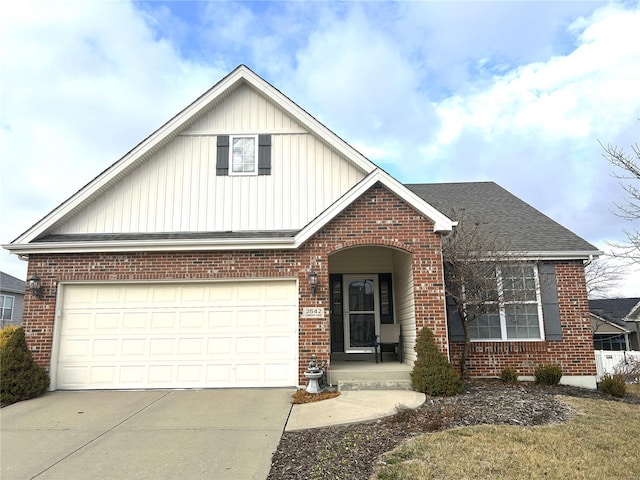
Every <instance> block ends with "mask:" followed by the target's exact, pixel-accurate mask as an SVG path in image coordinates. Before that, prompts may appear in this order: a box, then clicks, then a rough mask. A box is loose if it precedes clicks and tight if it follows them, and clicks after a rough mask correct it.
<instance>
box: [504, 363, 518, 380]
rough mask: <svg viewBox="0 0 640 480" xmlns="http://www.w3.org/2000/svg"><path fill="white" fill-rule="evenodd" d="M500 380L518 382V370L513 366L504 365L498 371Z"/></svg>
mask: <svg viewBox="0 0 640 480" xmlns="http://www.w3.org/2000/svg"><path fill="white" fill-rule="evenodd" d="M500 380H502V381H503V382H504V383H518V371H517V370H516V369H515V367H506V368H503V369H502V372H500Z"/></svg>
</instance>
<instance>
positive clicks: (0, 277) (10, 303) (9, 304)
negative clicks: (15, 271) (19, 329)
mask: <svg viewBox="0 0 640 480" xmlns="http://www.w3.org/2000/svg"><path fill="white" fill-rule="evenodd" d="M23 306H24V281H23V280H20V279H19V278H16V277H14V276H12V275H9V274H7V273H4V272H0V309H1V310H0V311H1V312H2V327H6V326H20V325H22V310H23Z"/></svg>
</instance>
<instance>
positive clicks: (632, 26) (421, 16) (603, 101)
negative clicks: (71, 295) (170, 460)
mask: <svg viewBox="0 0 640 480" xmlns="http://www.w3.org/2000/svg"><path fill="white" fill-rule="evenodd" d="M0 9H1V10H0V17H1V18H0V31H1V32H0V40H1V43H2V45H3V47H2V50H1V51H0V55H1V58H0V60H1V66H2V72H1V78H0V80H1V82H2V88H1V93H0V100H1V104H0V105H1V109H0V116H1V117H0V148H1V153H2V159H1V161H2V164H1V168H2V171H1V182H2V184H1V187H2V189H1V192H0V199H1V202H2V203H1V205H2V213H3V219H4V222H3V228H2V231H0V243H8V242H10V241H11V240H13V239H14V238H15V237H17V236H18V235H19V234H20V233H22V232H23V231H24V230H26V229H27V228H28V227H30V226H31V225H32V224H33V223H35V222H36V221H37V220H39V219H40V218H41V217H42V216H44V215H45V214H46V213H48V212H49V211H50V210H51V209H52V208H54V207H55V206H57V205H58V204H59V203H61V202H62V201H63V200H65V199H66V198H67V197H68V196H70V195H71V194H73V193H74V192H75V191H76V190H77V189H78V188H80V187H81V186H82V185H84V184H85V183H86V182H88V181H89V180H90V179H92V178H93V177H94V176H95V175H96V174H97V173H99V172H101V171H102V170H104V169H105V168H106V167H108V166H109V165H110V164H111V163H113V162H114V161H115V160H117V159H118V158H120V157H121V156H122V155H123V154H124V153H126V152H127V151H128V150H130V149H131V148H132V147H133V146H134V145H136V144H137V143H138V142H139V141H140V140H142V139H143V138H145V137H146V136H147V135H148V134H149V133H150V132H152V131H153V130H155V129H156V128H158V127H159V126H160V125H162V124H163V123H164V122H165V121H166V120H168V119H169V118H170V117H171V116H172V115H174V114H175V113H176V112H178V111H179V110H181V109H182V108H183V107H184V106H186V105H187V104H189V103H190V102H191V101H192V100H194V99H195V98H196V97H197V96H199V95H200V94H201V93H203V92H204V91H205V90H206V89H208V88H209V87H210V86H211V85H213V84H214V83H216V82H217V81H218V80H220V79H221V78H222V77H223V76H224V75H226V74H227V73H229V72H230V71H231V70H232V69H233V68H235V67H236V66H237V65H238V64H246V65H247V66H249V67H250V68H251V69H253V70H254V71H255V72H256V73H258V74H259V75H261V76H262V77H263V78H265V79H266V80H267V81H269V82H270V83H272V84H273V85H274V86H275V87H277V88H278V89H280V90H281V91H282V92H283V93H285V94H286V95H287V96H289V97H290V98H291V99H292V100H294V101H295V102H296V103H298V105H300V106H301V107H302V108H304V109H305V110H307V111H308V112H309V113H311V114H312V115H314V116H315V117H316V118H318V119H319V120H320V121H322V122H324V123H325V124H326V125H327V126H328V127H329V128H330V129H332V130H333V131H334V132H336V133H337V134H338V135H340V136H341V137H342V138H343V139H344V140H346V141H347V142H349V143H351V144H352V145H354V146H355V147H356V148H358V149H359V150H360V151H361V152H362V153H364V154H365V155H366V156H368V157H369V158H370V159H371V160H372V161H374V162H376V163H377V164H379V165H380V166H381V167H383V168H385V169H386V170H387V171H388V172H389V173H391V174H392V175H394V176H396V177H397V178H398V179H399V180H400V181H404V182H412V183H413V182H443V181H446V182H450V181H477V180H493V181H496V182H497V183H499V184H500V185H502V186H503V187H505V188H507V189H508V190H510V191H511V192H513V193H514V194H516V195H518V196H519V197H521V198H523V199H524V200H525V201H527V202H528V203H530V204H532V205H533V206H534V207H536V208H538V209H539V210H541V211H542V212H544V213H545V214H547V215H549V216H550V217H552V218H554V219H555V220H557V221H558V222H560V223H561V224H563V225H565V226H566V227H568V228H569V229H571V230H573V231H574V232H576V233H578V234H579V235H580V236H582V237H583V238H585V239H586V240H588V241H590V242H592V243H593V244H595V245H596V246H597V247H598V248H601V249H603V250H607V251H608V250H610V247H609V246H608V245H607V244H606V243H605V242H606V241H620V240H622V239H623V238H624V237H623V233H622V231H623V229H624V228H629V227H630V225H629V224H628V222H625V221H624V220H623V219H620V218H618V217H616V216H615V215H614V214H613V213H612V212H611V210H612V209H613V208H614V205H613V204H614V202H617V203H621V202H623V200H624V197H623V195H624V191H623V190H622V188H621V187H620V185H619V184H618V180H616V179H615V178H613V177H612V176H611V167H610V165H609V164H608V163H607V162H606V161H605V160H604V159H603V158H602V155H601V154H602V150H601V147H600V145H599V144H598V141H602V142H604V143H612V144H616V145H619V146H621V147H624V148H629V146H630V145H631V144H632V143H634V142H638V139H639V138H640V88H638V86H639V85H640V3H638V2H637V1H627V2H579V1H572V2H554V1H545V2H515V1H514V2H377V1H376V2H189V1H176V2H155V1H152V2H128V1H110V2H99V1H94V0H87V1H77V0H75V1H56V0H50V1H42V2H32V1H28V0H27V1H20V2H4V3H3V6H2V7H0ZM0 268H1V269H2V270H3V271H6V272H7V273H10V274H12V275H15V276H18V277H24V275H25V272H26V263H25V262H21V261H19V260H17V259H16V258H15V256H9V254H8V252H6V251H3V252H2V253H1V254H0ZM612 293H613V294H618V295H623V296H640V272H638V271H635V272H634V271H631V272H630V273H629V274H628V276H627V277H626V278H625V279H624V281H623V282H622V283H621V284H620V285H619V288H618V289H617V290H616V291H615V292H612Z"/></svg>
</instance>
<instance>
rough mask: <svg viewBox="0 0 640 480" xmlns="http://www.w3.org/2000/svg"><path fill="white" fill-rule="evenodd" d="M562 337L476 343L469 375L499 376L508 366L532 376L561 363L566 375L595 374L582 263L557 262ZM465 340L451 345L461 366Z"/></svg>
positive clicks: (453, 358)
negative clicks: (540, 368)
mask: <svg viewBox="0 0 640 480" xmlns="http://www.w3.org/2000/svg"><path fill="white" fill-rule="evenodd" d="M556 282H557V286H558V301H559V306H560V319H561V324H562V340H560V341H543V342H473V343H472V344H471V350H470V354H469V362H468V367H469V375H470V376H472V377H496V376H499V375H500V372H501V371H502V369H504V368H505V367H515V368H516V369H517V370H518V372H519V374H520V375H526V376H533V373H534V370H535V367H536V366H537V365H539V364H543V363H552V364H558V365H560V366H561V367H562V371H563V373H564V375H577V376H583V375H595V374H596V366H595V359H594V353H593V337H592V333H591V320H590V317H589V303H588V300H587V289H586V285H585V278H584V267H583V265H582V262H580V261H574V262H558V263H556ZM463 346H464V344H463V343H462V342H456V343H452V344H451V361H452V362H454V364H455V365H456V366H457V365H459V361H460V356H461V355H462V348H463Z"/></svg>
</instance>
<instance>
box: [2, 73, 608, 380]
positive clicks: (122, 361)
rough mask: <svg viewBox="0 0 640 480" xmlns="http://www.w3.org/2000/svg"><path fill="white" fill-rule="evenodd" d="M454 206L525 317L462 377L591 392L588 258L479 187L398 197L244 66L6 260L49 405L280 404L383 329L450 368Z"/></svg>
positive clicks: (485, 347) (580, 243)
mask: <svg viewBox="0 0 640 480" xmlns="http://www.w3.org/2000/svg"><path fill="white" fill-rule="evenodd" d="M453 207H456V208H461V207H465V208H468V209H475V210H477V211H478V212H480V213H481V214H482V216H483V217H485V218H486V221H487V222H488V223H490V224H491V225H494V226H495V227H496V228H500V229H501V230H502V232H503V234H504V235H509V236H513V238H514V240H516V241H515V242H514V245H515V246H516V247H517V248H518V250H519V251H521V252H522V256H523V257H524V258H526V259H529V260H530V263H529V265H528V266H527V267H525V268H523V269H522V270H521V271H520V274H519V276H520V277H519V279H514V280H516V281H519V280H522V281H523V282H524V283H526V284H527V285H530V286H532V287H531V288H530V289H531V291H530V292H529V293H530V294H531V295H532V299H531V300H530V301H528V302H522V303H523V304H522V305H506V306H503V309H502V312H501V315H497V316H494V317H493V318H490V319H486V322H485V320H483V322H484V323H482V324H478V325H475V326H474V329H473V332H474V336H475V338H476V341H474V343H473V346H472V351H471V358H470V364H469V371H470V372H471V374H472V375H475V376H496V375H499V374H500V372H501V370H502V369H503V368H505V367H507V366H514V367H516V368H517V369H518V370H519V372H520V374H521V375H524V376H529V377H531V376H532V375H533V371H534V368H535V366H536V365H538V364H540V363H557V364H560V365H561V366H562V368H563V371H564V374H565V375H564V377H563V382H564V383H573V384H579V385H584V386H588V387H593V388H595V375H596V369H595V363H594V354H593V344H592V340H591V334H590V328H589V325H590V324H589V322H590V319H589V310H588V303H587V296H586V287H585V280H584V262H585V261H586V260H588V259H589V258H591V257H593V256H597V255H598V254H599V253H600V252H598V250H597V249H596V248H595V247H593V246H592V245H590V244H589V243H587V242H585V241H584V240H582V239H581V238H579V237H577V236H576V235H574V234H573V233H571V232H569V231H568V230H566V229H565V228H563V227H561V226H560V225H558V224H557V223H555V222H554V221H552V220H551V219H549V218H548V217H546V216H544V215H543V214H541V213H540V212H538V211H536V210H535V209H533V208H532V207H531V206H529V205H527V204H526V203H524V202H522V201H521V200H519V199H517V198H516V197H514V196H513V195H511V194H510V193H508V192H507V191H505V190H504V189H502V188H501V187H499V186H498V185H496V184H494V183H490V182H486V183H461V184H443V185H408V186H406V185H403V184H401V183H400V182H398V181H397V180H396V179H395V178H393V177H391V176H390V175H389V174H387V173H386V172H384V171H383V170H381V169H380V168H378V167H377V166H376V165H375V164H373V163H372V162H370V161H369V160H368V159H366V158H365V157H364V156H362V155H361V154H360V153H359V152H358V151H356V150H355V149H354V148H353V147H351V146H350V145H348V144H347V143H345V142H344V141H343V140H341V139H340V138H339V137H337V136H336V135H335V134H334V133H332V132H331V131H330V130H329V129H328V128H327V127H325V126H324V125H322V124H321V123H320V122H318V121H317V120H316V119H315V118H314V117H312V116H311V115H309V114H308V113H307V112H306V111H304V110H303V109H301V108H300V107H299V106H298V105H296V104H295V103H293V102H292V101H291V100H290V99H289V98H287V97H286V96H285V95H283V94H282V93H281V92H280V91H278V90H277V89H275V88H274V87H273V86H271V85H270V84H268V83H267V82H266V81H264V80H263V79H261V78H260V77H258V76H257V75H256V74H255V73H253V72H252V71H251V70H249V69H248V68H246V67H245V66H240V67H238V68H237V69H235V70H234V71H233V72H231V73H230V74H229V75H228V76H227V77H225V78H224V79H222V80H221V81H220V82H219V83H217V84H216V85H215V86H213V87H212V88H211V89H210V90H209V91H207V92H206V93H205V94H204V95H202V96H201V97H199V98H198V99H197V100H195V101H194V102H193V103H192V104H191V105H189V106H188V107H186V108H185V109H184V110H183V111H181V112H180V113H179V114H177V115H176V116H175V117H173V118H172V119H170V120H169V121H168V122H167V123H166V124H164V125H163V126H162V127H161V128H160V129H158V130H157V131H155V132H154V133H152V134H151V135H150V136H149V137H147V138H146V139H145V140H143V141H142V142H141V143H140V144H138V145H137V146H136V147H135V148H133V149H132V150H131V151H130V152H129V153H127V154H126V155H125V156H124V157H122V158H121V159H120V160H118V161H117V162H116V163H114V164H113V165H112V166H111V167H109V168H108V169H107V170H105V171H104V172H102V173H101V174H100V175H98V176H97V177H96V178H95V179H93V180H92V181H91V182H89V183H88V184H87V185H85V186H84V187H82V188H81V189H80V190H79V191H78V192H77V193H76V194H75V195H73V196H72V197H70V198H69V199H67V200H66V201H65V202H63V203H62V204H61V205H60V206H59V207H57V208H56V209H55V210H53V211H52V212H51V213H49V214H48V215H47V216H46V217H44V218H43V219H42V220H40V221H39V222H37V223H36V224H35V225H34V226H33V227H32V228H30V229H29V230H27V231H26V232H25V233H23V234H22V235H20V237H18V238H17V239H16V240H14V241H13V242H12V243H10V244H8V245H5V248H6V249H8V250H10V251H11V252H13V253H15V254H19V255H23V256H28V258H29V269H28V275H29V277H31V276H32V275H36V276H38V277H40V278H41V279H42V283H43V285H42V287H43V293H44V296H43V299H41V300H39V299H38V298H36V297H33V296H31V295H30V296H29V297H28V299H27V303H26V310H25V315H24V325H25V330H26V333H27V338H28V341H29V345H30V348H31V349H32V351H33V354H34V357H35V358H36V359H37V361H38V362H39V363H40V364H42V365H44V366H46V367H48V368H50V374H51V388H52V389H91V388H173V387H244V386H246V387H258V386H293V385H300V384H303V383H305V378H304V376H303V372H304V370H305V369H306V367H307V365H308V364H309V362H310V360H311V359H312V355H317V358H318V361H323V360H326V361H329V362H331V361H335V362H337V361H338V360H337V359H338V358H341V359H343V360H344V358H354V357H355V356H357V354H360V353H367V352H372V351H373V347H372V344H373V342H374V340H375V336H376V335H377V334H378V332H379V331H380V325H381V324H382V325H384V324H387V323H395V324H398V325H400V326H401V330H402V339H403V347H404V348H403V351H404V359H405V362H407V363H408V364H411V363H412V362H413V361H415V358H416V356H415V351H414V348H413V347H414V345H415V339H416V334H417V332H418V331H419V330H420V329H421V328H422V327H429V328H431V329H432V330H433V332H434V334H435V338H436V342H437V344H438V346H439V348H440V349H441V351H442V352H444V353H445V354H447V355H448V356H449V357H450V358H451V360H452V361H454V362H455V361H457V359H458V358H459V356H460V352H461V348H462V343H461V342H460V335H459V333H460V328H459V327H460V325H459V323H458V324H457V323H456V321H455V319H453V318H452V319H451V320H450V321H449V322H448V321H447V309H446V301H445V292H444V286H443V268H444V266H443V261H442V253H441V238H442V235H446V234H447V233H449V232H451V230H452V229H453V228H454V226H455V224H456V223H455V219H453V218H450V217H449V215H450V214H451V212H452V208H453ZM525 303H526V304H525ZM516 307H518V308H516ZM513 311H517V312H519V314H518V315H516V316H515V317H514V316H512V315H510V313H511V312H513ZM385 365H386V364H385ZM372 368H375V364H373V365H372Z"/></svg>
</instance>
